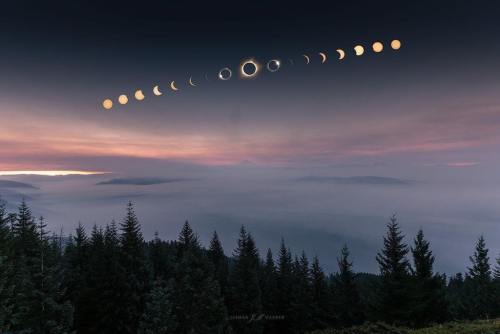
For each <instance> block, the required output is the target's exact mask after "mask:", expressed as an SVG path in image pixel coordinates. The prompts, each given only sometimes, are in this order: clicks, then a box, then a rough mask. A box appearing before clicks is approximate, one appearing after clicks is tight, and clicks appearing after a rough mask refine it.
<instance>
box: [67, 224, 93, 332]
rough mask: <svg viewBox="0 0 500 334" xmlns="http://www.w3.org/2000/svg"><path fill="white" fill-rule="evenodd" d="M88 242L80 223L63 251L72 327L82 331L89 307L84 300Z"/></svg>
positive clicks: (87, 268)
mask: <svg viewBox="0 0 500 334" xmlns="http://www.w3.org/2000/svg"><path fill="white" fill-rule="evenodd" d="M88 251H89V244H88V237H87V233H86V231H85V228H84V227H83V225H82V224H81V223H80V224H78V227H77V229H76V233H75V236H70V238H69V241H68V244H67V245H66V249H65V252H64V262H65V263H64V279H63V286H64V288H65V292H66V293H65V298H67V299H68V300H70V301H71V303H72V305H73V307H74V328H75V329H76V330H77V331H83V328H85V326H86V321H85V317H86V316H85V314H86V310H88V308H89V307H90V305H88V302H87V300H86V294H87V290H88V285H87V274H88V270H89V256H88V255H89V253H88Z"/></svg>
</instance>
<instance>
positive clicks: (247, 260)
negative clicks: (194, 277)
mask: <svg viewBox="0 0 500 334" xmlns="http://www.w3.org/2000/svg"><path fill="white" fill-rule="evenodd" d="M233 257H234V267H233V269H232V271H231V274H230V282H229V284H230V297H229V310H230V312H231V313H232V315H247V316H251V315H254V314H256V315H260V314H261V313H262V300H261V291H260V286H259V263H260V259H259V253H258V251H257V248H256V247H255V242H254V240H253V238H252V236H251V235H250V234H249V233H247V231H246V230H245V227H244V226H242V227H241V229H240V237H239V239H238V246H237V248H236V249H235V250H234V253H233ZM231 325H232V326H233V328H234V329H235V331H236V332H237V333H261V332H262V323H261V322H260V321H254V322H250V323H245V322H242V321H241V320H237V321H233V322H232V323H231Z"/></svg>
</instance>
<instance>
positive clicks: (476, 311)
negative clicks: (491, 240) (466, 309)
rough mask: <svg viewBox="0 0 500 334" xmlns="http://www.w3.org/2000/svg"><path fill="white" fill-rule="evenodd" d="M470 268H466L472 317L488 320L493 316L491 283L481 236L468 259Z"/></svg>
mask: <svg viewBox="0 0 500 334" xmlns="http://www.w3.org/2000/svg"><path fill="white" fill-rule="evenodd" d="M469 259H470V261H471V264H472V266H471V267H469V268H468V274H469V277H470V289H471V293H472V294H471V295H470V296H469V298H470V301H471V303H472V304H471V310H472V316H473V317H474V318H488V317H490V316H491V315H492V314H494V313H495V312H494V310H492V307H493V293H494V290H493V284H492V281H491V267H490V263H489V261H490V258H489V256H488V249H487V248H486V242H485V240H484V237H483V236H481V237H480V238H479V240H478V241H477V243H476V248H475V251H474V254H473V256H471V257H470V258H469Z"/></svg>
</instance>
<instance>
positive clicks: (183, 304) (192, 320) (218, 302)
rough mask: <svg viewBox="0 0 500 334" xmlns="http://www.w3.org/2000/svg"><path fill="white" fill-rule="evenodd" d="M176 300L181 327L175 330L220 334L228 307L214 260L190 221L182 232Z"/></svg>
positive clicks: (177, 319) (178, 324)
mask: <svg viewBox="0 0 500 334" xmlns="http://www.w3.org/2000/svg"><path fill="white" fill-rule="evenodd" d="M178 248H179V249H178V251H177V254H178V257H177V266H176V269H175V278H174V289H173V300H174V304H175V319H176V323H177V328H176V330H175V331H172V332H173V333H207V334H211V333H213V334H216V333H220V332H221V331H222V329H223V328H224V326H225V320H226V308H225V306H224V301H223V299H222V296H221V294H220V288H219V285H218V283H217V281H216V279H215V277H214V269H213V266H212V264H211V263H210V260H209V259H208V258H207V256H206V255H205V254H204V252H203V251H202V249H201V247H200V245H199V242H198V238H197V237H196V235H195V234H194V232H193V230H192V229H191V227H190V226H189V223H188V222H186V223H185V224H184V226H183V228H182V231H181V233H180V235H179V241H178Z"/></svg>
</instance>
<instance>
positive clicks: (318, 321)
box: [311, 256, 334, 329]
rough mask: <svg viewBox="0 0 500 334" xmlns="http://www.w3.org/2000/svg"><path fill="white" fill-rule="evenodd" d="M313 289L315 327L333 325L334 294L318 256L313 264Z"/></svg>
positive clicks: (313, 319) (312, 311)
mask: <svg viewBox="0 0 500 334" xmlns="http://www.w3.org/2000/svg"><path fill="white" fill-rule="evenodd" d="M311 289H312V308H311V313H312V315H311V317H312V319H311V320H312V322H313V323H314V326H315V328H318V329H323V328H326V327H328V326H329V325H330V326H331V325H333V324H334V319H333V295H332V294H331V293H330V290H329V289H328V282H327V280H326V276H325V273H324V272H323V269H322V268H321V265H320V263H319V259H318V257H317V256H315V257H314V258H313V262H312V266H311Z"/></svg>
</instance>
